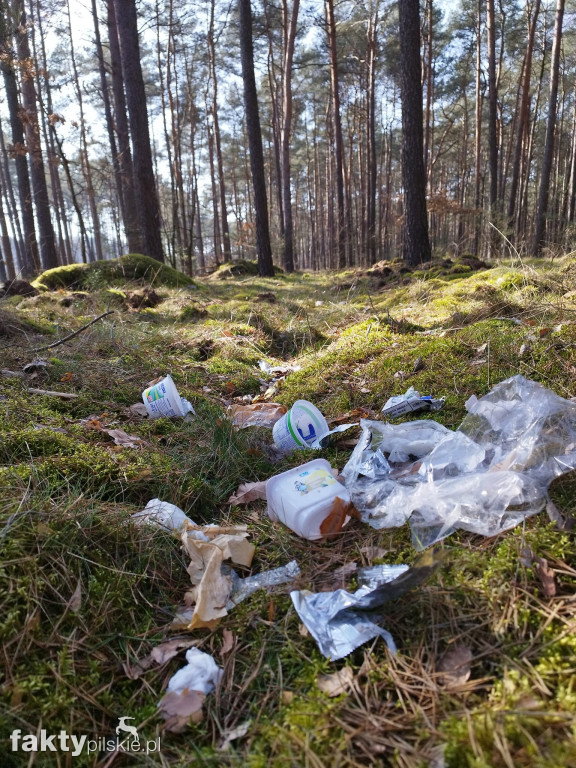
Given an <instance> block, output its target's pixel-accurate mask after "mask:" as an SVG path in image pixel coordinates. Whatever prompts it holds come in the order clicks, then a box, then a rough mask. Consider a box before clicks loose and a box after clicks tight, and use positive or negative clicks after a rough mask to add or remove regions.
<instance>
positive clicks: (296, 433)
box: [272, 400, 329, 453]
mask: <svg viewBox="0 0 576 768" xmlns="http://www.w3.org/2000/svg"><path fill="white" fill-rule="evenodd" d="M328 432H329V428H328V423H327V421H326V419H325V418H324V416H323V415H322V414H321V413H320V411H319V410H318V408H316V406H315V405H313V404H312V403H309V402H308V401H307V400H296V402H295V403H294V405H293V406H292V408H290V410H289V411H288V412H287V413H285V414H284V415H283V416H282V417H281V418H280V419H279V420H278V421H277V422H276V423H275V424H274V428H273V429H272V437H273V438H274V442H275V444H276V446H277V447H278V448H280V449H281V450H283V451H285V452H286V453H291V452H292V451H294V450H296V449H299V450H302V449H303V448H310V447H312V444H313V443H314V442H315V441H316V439H317V438H318V437H320V436H321V435H327V434H328Z"/></svg>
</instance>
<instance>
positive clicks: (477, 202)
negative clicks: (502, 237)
mask: <svg viewBox="0 0 576 768" xmlns="http://www.w3.org/2000/svg"><path fill="white" fill-rule="evenodd" d="M482 2H483V0H478V15H477V27H476V81H475V94H476V106H475V130H474V207H475V208H476V210H477V211H480V209H481V207H482V170H481V169H482V106H483V102H484V97H483V94H482ZM481 235H482V217H481V215H477V216H476V217H475V228H474V253H475V254H476V255H477V256H479V255H480V241H481Z"/></svg>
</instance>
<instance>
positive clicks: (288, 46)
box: [280, 0, 300, 272]
mask: <svg viewBox="0 0 576 768" xmlns="http://www.w3.org/2000/svg"><path fill="white" fill-rule="evenodd" d="M299 8H300V0H293V1H292V13H291V14H290V21H289V22H288V15H289V13H288V4H287V0H283V9H284V19H285V23H284V29H285V43H284V65H283V68H282V71H283V75H282V83H283V89H282V131H281V134H280V140H281V145H282V203H283V209H284V269H285V270H286V272H293V271H294V221H293V219H292V190H291V181H292V179H291V171H290V141H291V132H292V62H293V61H294V43H295V40H296V27H297V24H298V11H299Z"/></svg>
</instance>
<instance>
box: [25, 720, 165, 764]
mask: <svg viewBox="0 0 576 768" xmlns="http://www.w3.org/2000/svg"><path fill="white" fill-rule="evenodd" d="M127 720H134V718H133V717H120V718H118V725H117V726H116V738H115V739H113V738H112V739H111V738H107V737H105V736H102V737H100V738H98V739H90V738H89V737H88V736H86V735H83V736H77V735H76V734H73V733H67V731H60V732H59V733H52V734H48V733H47V731H46V730H44V728H42V729H41V730H40V731H38V732H37V733H35V734H34V733H22V731H21V730H20V729H18V730H14V731H12V733H11V734H10V744H11V747H12V752H70V753H71V755H72V757H78V755H81V754H82V753H83V752H84V751H85V752H86V753H87V754H94V753H98V754H99V753H100V752H142V753H145V754H147V755H149V754H151V753H152V752H160V737H158V738H157V739H150V740H147V741H145V740H144V739H142V740H141V739H140V737H139V735H138V730H137V729H136V727H135V726H134V725H130V724H129V723H127V722H126V721H127Z"/></svg>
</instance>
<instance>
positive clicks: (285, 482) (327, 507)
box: [266, 459, 350, 541]
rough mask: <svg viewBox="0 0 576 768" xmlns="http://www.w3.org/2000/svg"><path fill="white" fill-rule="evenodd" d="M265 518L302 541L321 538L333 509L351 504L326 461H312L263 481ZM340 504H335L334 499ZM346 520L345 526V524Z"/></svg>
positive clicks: (346, 492) (345, 491) (346, 519)
mask: <svg viewBox="0 0 576 768" xmlns="http://www.w3.org/2000/svg"><path fill="white" fill-rule="evenodd" d="M266 498H267V500H268V516H269V517H270V519H271V520H274V521H277V520H280V521H281V522H283V523H284V525H287V526H288V528H291V529H292V530H293V531H294V533H296V534H297V535H298V536H302V538H304V539H311V540H312V541H314V540H316V539H321V538H322V537H323V533H322V531H321V530H320V527H321V525H322V523H323V522H324V521H325V520H326V518H327V517H328V516H329V515H330V513H331V512H332V511H333V509H334V508H335V504H336V505H339V506H340V507H341V506H342V505H344V507H348V506H349V505H350V494H349V493H348V491H347V490H346V488H345V487H344V486H343V485H342V484H341V483H339V482H338V481H337V480H336V479H335V478H334V477H333V475H332V469H331V467H330V464H329V463H328V462H327V461H326V459H314V461H309V462H307V463H306V464H302V465H301V466H300V467H296V468H295V469H289V470H288V471H287V472H282V473H281V474H279V475H275V476H274V477H271V478H270V479H269V480H268V481H267V482H266ZM338 499H339V500H340V501H337V500H338ZM348 520H349V517H346V518H345V520H344V524H345V523H346V522H348Z"/></svg>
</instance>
